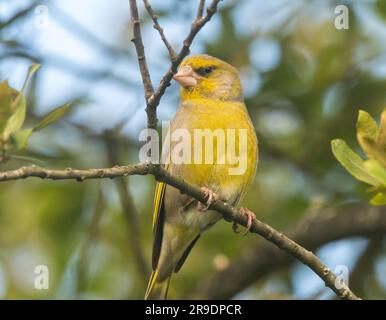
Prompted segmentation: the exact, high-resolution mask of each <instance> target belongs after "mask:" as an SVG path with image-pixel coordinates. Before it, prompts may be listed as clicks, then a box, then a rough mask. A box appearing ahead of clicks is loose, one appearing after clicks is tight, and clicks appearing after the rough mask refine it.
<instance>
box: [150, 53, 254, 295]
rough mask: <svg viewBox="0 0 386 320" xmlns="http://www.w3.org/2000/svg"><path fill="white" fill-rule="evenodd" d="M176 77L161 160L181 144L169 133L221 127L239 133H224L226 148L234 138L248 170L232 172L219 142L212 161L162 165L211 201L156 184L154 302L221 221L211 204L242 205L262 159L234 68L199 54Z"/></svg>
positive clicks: (194, 148)
mask: <svg viewBox="0 0 386 320" xmlns="http://www.w3.org/2000/svg"><path fill="white" fill-rule="evenodd" d="M173 78H174V80H176V81H177V82H178V83H179V84H180V85H181V93H180V106H179V110H178V111H177V113H176V115H175V117H174V119H173V120H172V122H171V125H170V128H169V134H168V137H169V138H167V139H169V140H168V141H166V140H165V142H164V146H163V159H164V160H165V157H166V158H168V157H169V158H170V155H171V154H172V150H173V147H175V146H176V145H177V143H178V142H175V141H174V142H173V141H170V136H171V135H172V134H173V132H175V131H177V130H178V129H185V130H187V131H188V132H189V133H191V135H192V136H194V137H195V134H194V132H195V131H196V130H197V129H201V130H203V131H204V130H208V129H209V130H211V131H212V132H216V130H217V132H218V130H219V129H220V130H222V131H223V132H225V133H227V132H231V133H232V132H233V133H235V137H233V140H232V139H230V138H229V136H228V135H226V134H224V135H223V136H222V137H225V142H226V146H227V147H228V145H231V143H229V142H230V140H232V141H233V142H234V145H235V146H234V147H235V153H236V154H237V153H238V156H239V158H240V159H241V157H244V159H245V163H244V166H245V168H243V169H242V170H239V172H237V170H236V174H235V173H234V172H233V173H232V168H233V169H234V166H235V163H234V161H230V160H229V159H228V158H229V157H225V156H224V157H223V158H222V161H220V160H221V159H219V157H221V155H219V153H218V151H219V148H220V145H219V142H218V140H215V141H214V142H213V143H212V145H211V147H212V150H209V151H212V152H213V154H216V155H217V158H214V160H213V161H212V162H210V161H208V162H207V161H204V162H202V161H201V162H200V161H192V162H191V163H180V162H179V163H174V162H173V159H171V160H170V161H165V163H164V164H163V166H164V167H165V168H166V169H167V170H168V171H169V172H170V173H171V174H172V175H175V176H178V177H180V178H182V179H184V180H185V181H187V182H189V183H191V184H193V185H195V186H197V187H199V188H201V189H202V190H203V192H204V193H205V194H206V195H207V203H206V204H200V203H198V202H197V201H196V200H195V199H193V198H192V197H190V196H188V195H185V194H182V193H181V192H180V191H179V190H177V189H176V188H174V187H172V186H169V185H166V184H164V183H158V184H157V186H156V192H155V198H154V216H153V255H152V268H153V272H152V275H151V277H150V280H149V284H148V287H147V290H146V294H145V299H152V300H154V299H166V297H167V292H168V288H169V283H170V278H171V276H172V274H173V272H178V271H179V270H180V268H181V267H182V265H183V263H184V262H185V260H186V258H187V256H188V255H189V253H190V251H191V249H192V248H193V246H194V244H195V243H196V242H197V240H198V239H199V237H200V235H201V233H202V232H204V231H205V230H207V229H209V228H210V227H211V226H213V225H214V224H215V223H216V222H217V221H219V220H220V219H221V217H222V216H221V215H220V214H219V213H218V212H215V211H212V210H206V209H207V208H208V207H209V205H210V204H211V203H212V202H213V201H215V200H217V199H220V200H222V201H226V202H227V203H228V204H230V205H233V206H236V205H238V203H239V202H240V200H241V199H242V197H243V196H244V195H245V193H246V192H247V190H248V187H249V186H250V184H251V183H252V181H253V179H254V176H255V172H256V167H257V161H258V144H257V138H256V134H255V130H254V127H253V124H252V122H251V120H250V117H249V115H248V111H247V109H246V107H245V104H244V99H243V93H242V86H241V81H240V78H239V75H238V71H237V69H236V68H234V67H233V66H231V65H230V64H228V63H226V62H224V61H222V60H220V59H217V58H214V57H212V56H209V55H195V56H191V57H188V58H186V59H185V60H184V61H183V62H182V63H181V65H180V66H179V68H178V72H177V73H176V74H175V75H174V77H173ZM229 130H231V131H229ZM232 130H233V131H232ZM240 130H241V131H240ZM239 132H243V133H245V135H243V137H244V138H245V139H244V140H245V141H244V142H243V145H244V146H243V147H241V142H239V141H241V140H240V137H241V133H239ZM217 138H218V136H217ZM190 148H191V154H193V153H194V154H195V156H196V154H197V153H201V152H202V153H205V152H207V151H208V149H205V146H204V145H200V144H198V147H197V146H195V145H193V144H191V146H190ZM197 148H198V150H197ZM197 151H198V152H197ZM228 151H229V150H228V149H227V151H226V152H228ZM199 155H200V154H199ZM205 156H206V155H205ZM224 158H225V161H224ZM201 160H202V159H201ZM197 162H198V163H197ZM205 210H206V212H203V211H205ZM241 212H242V213H243V214H246V215H248V219H249V221H250V223H251V220H252V219H253V218H254V215H253V213H252V212H250V211H249V210H247V209H243V210H242V211H241Z"/></svg>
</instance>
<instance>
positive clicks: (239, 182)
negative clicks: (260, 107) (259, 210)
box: [170, 102, 258, 200]
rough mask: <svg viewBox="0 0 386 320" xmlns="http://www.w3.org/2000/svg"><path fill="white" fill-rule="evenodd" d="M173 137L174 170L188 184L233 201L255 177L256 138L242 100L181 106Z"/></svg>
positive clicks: (172, 131)
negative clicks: (175, 159)
mask: <svg viewBox="0 0 386 320" xmlns="http://www.w3.org/2000/svg"><path fill="white" fill-rule="evenodd" d="M179 135H181V137H179ZM170 137H171V142H170V155H171V159H170V161H171V165H170V170H171V173H172V174H176V175H178V176H180V177H181V178H183V179H185V180H186V181H188V182H189V183H192V184H194V185H197V186H199V187H203V186H206V187H209V188H211V189H213V191H215V192H216V193H218V194H219V195H220V196H221V197H222V198H224V200H231V198H232V197H235V196H237V194H238V193H242V192H243V190H244V189H245V188H246V186H247V185H249V184H250V183H251V181H252V179H253V178H254V175H255V170H256V164H257V152H258V150H257V139H256V135H255V131H254V128H253V125H252V123H251V120H250V118H249V115H248V113H247V111H246V108H245V107H244V105H243V104H241V103H239V102H213V103H208V102H206V103H199V102H197V103H194V102H192V103H189V104H187V105H182V106H181V107H180V110H179V111H178V112H177V114H176V116H175V118H174V120H173V122H172V125H171V128H170ZM188 139H189V140H190V141H187V140H188ZM183 153H185V154H183ZM173 156H175V157H176V158H177V161H173ZM184 157H185V158H184ZM181 159H182V160H181ZM176 162H177V163H176ZM238 196H240V195H238Z"/></svg>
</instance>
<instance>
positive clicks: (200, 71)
mask: <svg viewBox="0 0 386 320" xmlns="http://www.w3.org/2000/svg"><path fill="white" fill-rule="evenodd" d="M213 70H214V67H202V68H197V69H195V70H194V71H196V72H197V73H198V74H199V75H200V76H203V77H204V76H206V75H208V74H209V73H211V72H212V71H213Z"/></svg>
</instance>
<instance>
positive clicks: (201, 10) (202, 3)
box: [197, 0, 205, 20]
mask: <svg viewBox="0 0 386 320" xmlns="http://www.w3.org/2000/svg"><path fill="white" fill-rule="evenodd" d="M204 8H205V0H200V4H199V5H198V11H197V20H198V19H201V18H202V16H203V15H204Z"/></svg>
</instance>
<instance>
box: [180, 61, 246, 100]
mask: <svg viewBox="0 0 386 320" xmlns="http://www.w3.org/2000/svg"><path fill="white" fill-rule="evenodd" d="M173 79H174V80H176V81H177V82H178V83H179V84H180V85H181V99H182V101H184V100H189V99H215V100H222V101H241V100H242V99H243V93H242V88H241V82H240V78H239V75H238V72H237V69H236V68H234V67H232V66H231V65H230V64H228V63H226V62H224V61H222V60H220V59H217V58H214V57H211V56H209V55H204V54H202V55H194V56H191V57H188V58H186V59H185V60H184V61H183V62H182V63H181V65H180V66H179V68H178V72H177V73H176V74H175V75H174V77H173Z"/></svg>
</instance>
